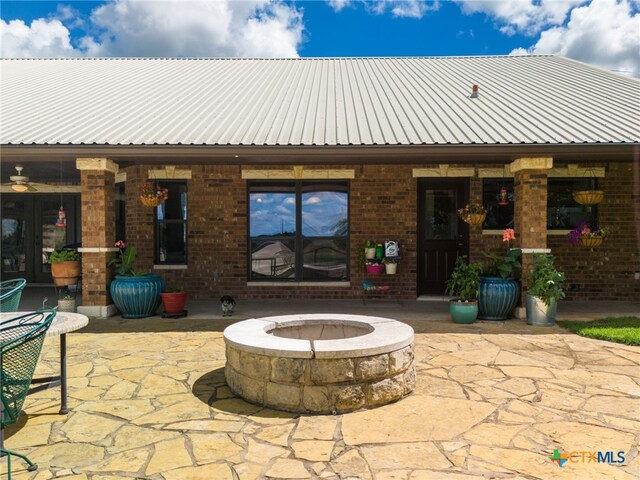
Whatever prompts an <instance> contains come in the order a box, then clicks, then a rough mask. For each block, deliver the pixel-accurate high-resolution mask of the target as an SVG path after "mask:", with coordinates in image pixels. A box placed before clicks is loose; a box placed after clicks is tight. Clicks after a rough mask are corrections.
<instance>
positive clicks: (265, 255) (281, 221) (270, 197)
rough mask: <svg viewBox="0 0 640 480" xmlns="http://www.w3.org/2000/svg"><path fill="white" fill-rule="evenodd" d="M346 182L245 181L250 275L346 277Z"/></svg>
mask: <svg viewBox="0 0 640 480" xmlns="http://www.w3.org/2000/svg"><path fill="white" fill-rule="evenodd" d="M348 212H349V192H348V183H347V182H267V183H259V182H253V183H250V184H249V248H250V252H249V255H250V262H249V265H250V266H249V279H250V280H297V281H332V280H346V279H347V278H348V274H347V265H348V264H349V261H348V258H349V251H348V250H349V249H348V246H349V215H348Z"/></svg>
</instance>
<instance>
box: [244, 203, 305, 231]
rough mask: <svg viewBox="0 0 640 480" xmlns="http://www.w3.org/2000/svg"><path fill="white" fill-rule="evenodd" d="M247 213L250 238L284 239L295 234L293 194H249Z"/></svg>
mask: <svg viewBox="0 0 640 480" xmlns="http://www.w3.org/2000/svg"><path fill="white" fill-rule="evenodd" d="M249 212H250V218H249V222H250V223H249V232H250V235H251V236H252V237H260V236H269V237H276V236H283V237H285V236H292V235H295V233H296V196H295V193H267V192H259V193H251V194H250V195H249Z"/></svg>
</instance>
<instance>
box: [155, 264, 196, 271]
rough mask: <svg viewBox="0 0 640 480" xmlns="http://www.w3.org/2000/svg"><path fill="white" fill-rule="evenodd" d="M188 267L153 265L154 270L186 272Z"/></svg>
mask: <svg viewBox="0 0 640 480" xmlns="http://www.w3.org/2000/svg"><path fill="white" fill-rule="evenodd" d="M188 268H189V265H154V266H153V269H154V270H187V269H188Z"/></svg>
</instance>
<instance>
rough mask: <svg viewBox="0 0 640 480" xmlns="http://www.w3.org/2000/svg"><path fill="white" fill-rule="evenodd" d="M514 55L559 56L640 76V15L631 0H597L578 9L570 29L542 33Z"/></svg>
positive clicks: (572, 17) (572, 14)
mask: <svg viewBox="0 0 640 480" xmlns="http://www.w3.org/2000/svg"><path fill="white" fill-rule="evenodd" d="M511 53H512V54H523V53H529V54H559V55H563V56H566V57H569V58H573V59H575V60H580V61H582V62H586V63H591V64H594V65H598V66H601V67H603V68H607V69H610V70H615V71H622V72H627V73H630V74H632V75H634V76H637V77H640V13H638V12H635V13H634V12H633V11H632V10H631V6H630V4H629V2H628V1H627V0H622V1H616V0H593V2H591V4H589V5H586V6H583V7H579V8H575V9H574V10H573V11H572V12H571V18H570V20H569V22H568V23H567V25H566V26H558V27H554V28H551V29H549V30H546V31H544V32H542V34H541V35H540V39H539V40H538V42H537V43H536V44H535V45H533V46H531V47H530V48H527V49H524V48H519V49H516V50H514V51H513V52H511Z"/></svg>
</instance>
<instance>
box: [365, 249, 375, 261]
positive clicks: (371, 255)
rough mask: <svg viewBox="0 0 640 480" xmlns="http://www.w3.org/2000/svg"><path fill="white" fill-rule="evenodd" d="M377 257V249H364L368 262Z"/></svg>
mask: <svg viewBox="0 0 640 480" xmlns="http://www.w3.org/2000/svg"><path fill="white" fill-rule="evenodd" d="M375 257H376V249H375V248H365V249H364V258H366V259H367V260H373V259H374V258H375Z"/></svg>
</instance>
